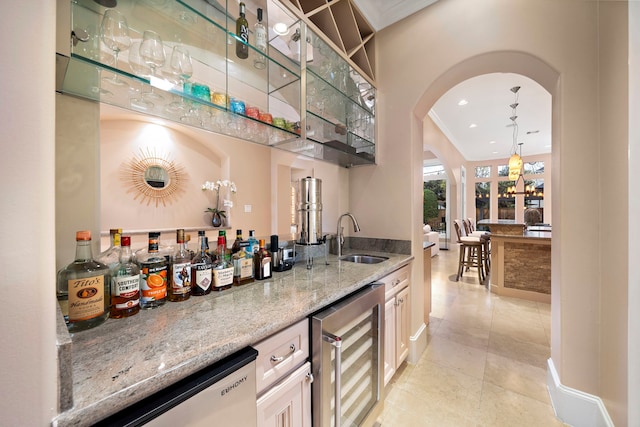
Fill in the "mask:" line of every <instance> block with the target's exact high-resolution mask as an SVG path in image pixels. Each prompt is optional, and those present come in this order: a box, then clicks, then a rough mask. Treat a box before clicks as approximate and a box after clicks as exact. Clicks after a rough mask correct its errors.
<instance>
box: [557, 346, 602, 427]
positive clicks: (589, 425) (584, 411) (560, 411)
mask: <svg viewBox="0 0 640 427" xmlns="http://www.w3.org/2000/svg"><path fill="white" fill-rule="evenodd" d="M547 388H548V390H549V396H550V397H551V405H552V406H553V410H554V411H555V412H556V416H557V417H558V418H559V419H560V420H561V421H562V422H564V423H566V424H569V425H571V426H576V427H614V425H613V421H612V420H611V418H610V417H609V413H608V412H607V408H605V406H604V403H603V402H602V399H600V398H599V397H598V396H594V395H592V394H588V393H584V392H582V391H580V390H576V389H573V388H570V387H567V386H564V385H562V384H561V383H560V378H559V377H558V372H557V371H556V368H555V366H554V364H553V360H552V359H551V358H549V359H548V360H547Z"/></svg>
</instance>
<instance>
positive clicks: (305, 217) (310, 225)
mask: <svg viewBox="0 0 640 427" xmlns="http://www.w3.org/2000/svg"><path fill="white" fill-rule="evenodd" d="M298 216H299V220H300V240H299V241H298V243H300V244H303V245H315V244H319V243H321V242H322V180H320V179H318V178H311V177H310V176H308V177H306V178H303V179H301V180H300V188H299V191H298Z"/></svg>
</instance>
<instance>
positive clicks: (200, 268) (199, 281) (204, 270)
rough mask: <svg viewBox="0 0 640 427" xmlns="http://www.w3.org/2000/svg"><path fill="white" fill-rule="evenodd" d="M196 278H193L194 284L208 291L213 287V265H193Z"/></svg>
mask: <svg viewBox="0 0 640 427" xmlns="http://www.w3.org/2000/svg"><path fill="white" fill-rule="evenodd" d="M192 268H193V270H194V272H195V273H196V274H195V277H192V278H191V280H192V283H194V284H195V285H196V286H197V287H199V288H200V289H202V290H203V291H206V290H207V289H209V287H210V286H211V264H193V265H192Z"/></svg>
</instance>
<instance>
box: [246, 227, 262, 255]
mask: <svg viewBox="0 0 640 427" xmlns="http://www.w3.org/2000/svg"><path fill="white" fill-rule="evenodd" d="M255 232H256V231H255V230H249V239H248V241H249V245H248V247H247V252H249V253H250V254H255V253H256V252H258V249H260V245H259V244H258V241H257V240H256V237H255V236H254V233H255Z"/></svg>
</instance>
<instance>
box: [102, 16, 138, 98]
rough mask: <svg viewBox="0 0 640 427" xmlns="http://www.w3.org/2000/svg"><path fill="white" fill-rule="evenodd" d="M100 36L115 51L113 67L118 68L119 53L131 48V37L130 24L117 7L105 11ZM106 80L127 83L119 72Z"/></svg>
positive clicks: (118, 84)
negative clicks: (121, 78)
mask: <svg viewBox="0 0 640 427" xmlns="http://www.w3.org/2000/svg"><path fill="white" fill-rule="evenodd" d="M100 38H101V39H102V42H103V43H104V44H105V46H107V47H108V48H109V49H111V50H112V51H113V57H114V64H113V68H116V69H117V68H118V54H119V53H120V52H122V51H123V50H127V49H129V47H130V46H131V37H129V25H128V24H127V19H126V18H125V17H124V15H123V14H121V13H120V12H118V11H117V10H115V9H107V10H106V11H105V12H104V17H103V18H102V23H101V24H100ZM104 80H105V81H107V82H109V83H111V84H114V85H117V86H123V85H126V84H127V83H126V82H125V81H123V80H120V79H119V78H118V74H114V76H113V78H112V79H106V78H105V79H104Z"/></svg>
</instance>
